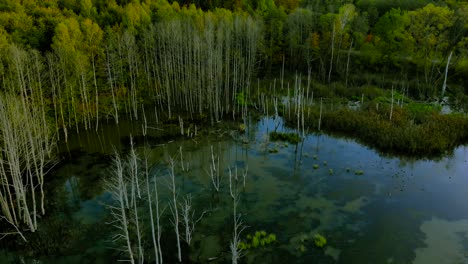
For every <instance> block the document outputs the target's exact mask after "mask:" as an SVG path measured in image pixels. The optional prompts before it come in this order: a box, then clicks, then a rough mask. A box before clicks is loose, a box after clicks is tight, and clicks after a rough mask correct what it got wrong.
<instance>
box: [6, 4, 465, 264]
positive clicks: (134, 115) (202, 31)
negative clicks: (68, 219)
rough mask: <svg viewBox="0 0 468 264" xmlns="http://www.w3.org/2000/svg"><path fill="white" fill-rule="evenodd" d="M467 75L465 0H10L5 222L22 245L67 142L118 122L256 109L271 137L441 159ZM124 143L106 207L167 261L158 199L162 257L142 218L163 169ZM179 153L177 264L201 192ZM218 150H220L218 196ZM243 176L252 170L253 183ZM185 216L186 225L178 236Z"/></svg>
mask: <svg viewBox="0 0 468 264" xmlns="http://www.w3.org/2000/svg"><path fill="white" fill-rule="evenodd" d="M467 77H468V1H465V0H415V1H401V0H390V1H389V0H356V1H354V0H344V1H343V0H340V1H338V0H252V1H248V0H181V1H179V2H178V1H171V0H39V1H35V0H21V1H19V0H0V206H1V211H0V229H1V230H7V231H5V232H0V233H1V235H2V236H3V238H5V237H6V239H5V240H6V241H8V240H7V239H13V238H12V237H15V238H14V239H16V238H18V241H24V242H26V241H27V240H28V233H34V232H36V231H37V230H38V229H40V226H41V224H40V222H41V218H46V217H47V213H46V212H47V210H46V209H47V205H48V202H47V195H46V194H47V193H48V192H49V193H50V192H51V191H50V190H49V191H48V188H47V185H48V180H47V178H48V175H49V174H50V173H51V172H53V171H54V170H55V167H56V166H57V167H60V166H62V165H60V164H61V160H60V158H57V156H61V154H60V151H58V149H61V147H60V146H61V145H66V144H67V143H68V141H69V140H70V139H71V140H72V141H73V138H74V137H76V136H77V135H78V137H79V136H80V134H86V133H88V132H91V131H94V132H96V133H98V132H99V131H102V130H103V129H105V127H106V126H107V125H109V124H111V123H112V124H114V125H116V126H117V127H119V125H121V124H124V125H122V126H125V124H127V122H130V123H132V122H133V124H137V125H136V126H137V127H138V129H141V134H142V136H143V137H146V136H147V135H149V134H151V133H153V132H154V131H156V130H162V128H159V127H157V126H159V125H160V124H163V125H167V126H172V128H174V127H175V128H176V129H175V130H176V131H177V132H176V133H173V134H172V135H171V136H174V135H175V134H177V136H178V137H180V136H182V138H192V137H196V136H197V132H199V133H202V134H203V132H202V131H203V129H204V128H208V127H212V128H214V127H217V126H219V124H220V123H221V122H222V121H223V122H224V121H228V122H232V121H233V122H236V125H234V130H235V131H236V132H237V133H239V134H241V135H242V134H245V133H246V131H247V132H248V131H249V122H250V121H249V120H250V117H251V116H252V115H253V116H254V117H255V118H256V119H258V120H260V116H267V117H268V116H274V118H275V121H274V132H272V134H270V140H271V141H276V139H275V137H277V138H279V141H286V142H288V141H289V143H291V144H293V145H295V144H298V143H300V142H304V141H305V138H306V137H307V134H309V133H317V134H321V133H322V131H324V132H326V133H329V134H331V135H336V136H340V137H341V136H344V137H346V138H353V139H356V140H358V142H360V143H363V144H364V145H366V146H369V147H371V148H374V149H376V150H377V151H379V152H381V153H384V154H386V155H389V154H391V155H403V156H410V157H413V158H414V157H416V158H420V157H425V158H427V157H430V158H432V157H441V156H444V155H450V154H452V153H453V151H454V149H456V148H457V147H458V146H460V145H463V144H466V143H467V142H468V117H467V116H466V111H467V110H468V78H467ZM445 107H449V108H450V111H449V113H446V112H444V110H443V109H445ZM280 117H281V118H282V120H284V125H285V127H287V128H288V129H297V130H296V133H295V134H293V135H292V136H291V137H292V141H291V138H288V134H281V133H277V129H278V127H279V126H280V122H279V121H277V120H279V118H280ZM184 122H185V123H184ZM103 127H104V128H103ZM155 127H156V128H155ZM179 131H180V133H179ZM273 133H274V134H273ZM247 134H248V133H247ZM136 140H138V138H136ZM130 141H131V150H130V154H128V157H126V156H124V155H119V154H116V155H115V157H114V158H113V160H112V164H113V165H112V166H113V167H112V168H113V169H112V171H111V173H110V174H112V175H113V178H112V179H110V180H108V181H106V183H105V184H104V185H105V186H107V187H106V188H108V190H109V193H111V194H112V197H113V198H114V200H115V201H119V202H120V204H118V205H115V207H111V211H112V212H113V213H112V214H113V215H114V216H116V217H117V218H116V221H117V222H119V223H121V224H122V225H123V227H122V226H119V228H120V229H119V230H120V231H122V232H123V234H120V236H121V237H125V241H126V242H125V243H126V249H125V250H123V252H125V254H126V257H128V258H130V260H131V262H132V263H135V262H138V263H144V262H145V260H144V259H145V257H146V260H149V259H150V260H151V262H155V263H162V258H163V257H162V252H163V251H165V246H163V250H162V249H161V242H160V241H159V240H160V239H161V234H160V233H159V232H160V227H159V216H160V212H159V211H156V212H155V215H153V211H151V220H150V222H151V224H149V225H148V226H150V227H151V228H152V236H153V237H152V240H153V242H154V252H155V253H156V254H155V255H151V256H148V255H147V254H149V253H144V252H143V248H144V247H145V246H146V247H152V245H151V246H148V245H147V244H145V245H142V244H141V243H142V242H141V241H142V238H141V237H140V234H142V233H143V232H142V231H141V230H139V228H140V227H139V225H138V223H142V222H143V221H144V220H148V219H144V220H142V219H139V218H138V210H140V207H141V206H148V205H149V208H150V210H153V209H152V208H153V207H152V204H154V202H155V201H156V202H157V201H158V198H157V197H158V191H157V187H156V178H154V179H153V178H151V177H149V175H150V174H151V173H150V172H151V171H152V169H151V166H149V165H148V159H147V157H146V158H145V159H143V158H141V157H137V154H136V152H135V150H134V142H133V138H132V136H130ZM144 141H145V142H146V138H145V140H144ZM244 141H245V142H247V140H246V139H245V140H242V142H244ZM269 142H270V141H269ZM136 145H137V144H136ZM281 146H285V147H287V144H286V145H281ZM266 150H267V151H269V152H270V153H276V152H278V151H279V149H278V146H276V147H273V148H270V149H266ZM218 151H220V150H218ZM296 151H297V150H296ZM301 151H302V150H301ZM176 152H177V153H178V154H177V155H178V156H177V157H178V159H180V160H181V166H182V169H181V171H179V172H177V169H176V172H174V169H175V167H176V165H174V162H175V161H174V160H173V159H172V158H171V159H170V160H168V161H167V164H166V165H167V168H166V169H167V175H168V177H169V178H168V181H169V186H171V188H172V189H171V190H170V192H169V194H168V197H172V198H171V199H172V200H171V201H170V202H169V203H168V206H167V208H169V209H167V210H168V211H171V213H172V216H173V219H172V220H170V221H169V220H167V219H166V220H167V222H172V224H173V225H174V227H175V232H176V238H177V250H178V253H177V261H178V262H183V261H182V259H186V258H188V256H182V253H181V251H182V249H183V250H185V248H186V247H189V248H190V246H191V245H190V241H191V238H192V237H191V235H192V232H193V230H191V229H190V223H189V222H190V221H192V222H191V224H193V227H192V228H194V227H195V224H196V223H197V221H196V219H190V221H189V218H188V217H189V216H190V214H191V213H193V214H192V215H191V217H194V212H191V211H190V209H191V208H192V207H191V206H192V204H191V202H192V200H191V197H189V196H187V197H185V198H184V200H183V202H182V198H178V197H177V187H176V180H175V178H176V175H177V174H178V173H184V172H185V171H186V170H185V169H186V168H185V167H184V162H183V161H182V160H183V151H182V147H181V148H180V150H177V151H176ZM219 155H221V154H219V153H218V154H217V153H215V152H214V151H213V146H211V153H209V155H208V156H210V158H211V160H210V170H208V172H209V173H208V174H209V175H210V181H211V182H212V184H213V187H214V189H215V192H216V193H218V192H220V190H219V188H220V187H219V186H220V183H219V181H220V180H221V176H219V171H220V169H219ZM126 158H128V160H124V159H126ZM216 159H217V163H216ZM186 166H188V165H186ZM211 166H212V167H211ZM216 166H218V167H216ZM316 168H319V166H318V164H317V167H316ZM316 168H315V165H314V169H316ZM145 171H146V172H145ZM347 171H348V172H349V169H347ZM356 171H358V170H356ZM328 172H329V174H330V175H332V174H334V171H333V170H332V169H331V168H330V170H329V171H328ZM239 175H241V173H239ZM246 175H247V169H246V168H245V174H244V175H243V189H244V191H245V185H246V183H245V179H246ZM356 175H358V173H356ZM114 176H115V177H114ZM145 176H146V179H144V178H145ZM231 177H233V178H235V181H236V184H237V181H238V175H237V167H236V169H235V176H234V173H232V175H231V167H229V190H230V197H232V202H233V208H234V216H233V220H232V221H233V223H230V224H232V225H234V235H233V240H232V242H231V244H230V246H229V248H230V250H231V252H232V263H237V261H238V259H240V258H241V256H242V254H241V251H242V250H246V248H244V247H247V245H248V244H246V243H244V242H241V238H240V233H241V232H242V231H243V230H244V229H245V228H246V226H244V225H243V222H242V220H241V219H240V217H239V216H238V215H236V210H237V206H238V203H240V201H239V199H238V195H239V194H240V193H241V191H240V190H238V189H237V185H236V187H235V188H234V187H232V186H231V184H232V183H231ZM239 177H240V176H239ZM139 178H140V179H139ZM171 179H172V181H171ZM152 183H154V188H155V190H156V194H154V193H153V191H152V190H150V187H151V188H153V187H152V186H153V185H151V184H152ZM140 186H141V189H142V190H141V191H140ZM130 188H131V190H130ZM135 188H136V189H135ZM146 188H148V189H147V190H146ZM232 188H234V189H235V190H234V191H233V190H232ZM239 188H240V187H239ZM145 192H146V193H145ZM143 196H144V197H143ZM152 199H153V201H152ZM178 205H179V210H182V211H183V210H186V211H185V214H183V212H178V211H177V208H178ZM184 206H185V207H184ZM124 208H125V210H124ZM128 210H134V211H133V212H128ZM156 210H159V209H156ZM230 213H232V212H230ZM161 214H163V213H162V212H161ZM203 214H204V213H203ZM203 214H202V215H201V216H200V219H201V218H202V217H203ZM182 216H184V217H185V219H179V217H182ZM132 217H134V218H133V219H130V218H132ZM153 217H156V218H158V220H157V225H158V226H157V228H156V229H157V232H158V233H157V234H156V235H155V226H154V223H155V221H154V220H153ZM127 218H129V220H128V219H127ZM161 218H162V217H161ZM231 218H232V216H231ZM200 219H198V221H200ZM184 221H185V228H186V231H187V230H188V231H187V233H186V234H184V235H180V234H179V230H178V225H179V223H180V224H181V225H182V223H184ZM165 224H166V225H169V224H168V223H165ZM127 225H128V226H127ZM130 225H135V226H134V227H133V226H132V227H130ZM161 225H163V224H161ZM133 228H136V229H137V230H136V231H135V230H133ZM187 228H188V229H187ZM26 230H27V231H26ZM129 231H130V232H134V231H135V234H136V237H131V236H132V234H129V233H128V232H129ZM180 232H182V231H180ZM12 235H15V236H12ZM257 235H258V236H259V237H260V236H262V237H263V239H264V240H261V241H263V242H264V243H267V242H268V243H274V240H276V236H274V234H273V233H272V234H270V236H268V234H266V233H265V234H263V233H259V234H257ZM271 235H272V236H271ZM166 236H167V234H163V238H164V237H166ZM183 236H185V243H186V244H184V246H181V243H182V242H181V241H179V238H181V237H183ZM314 237H315V238H316V239H319V238H320V237H319V236H314ZM156 238H157V239H156ZM273 238H274V239H273ZM250 239H252V238H250ZM320 239H321V238H320ZM33 240H34V238H33ZM149 240H151V239H149V238H148V241H149ZM156 240H158V241H156ZM136 241H137V242H136ZM170 241H171V243H172V239H170ZM257 242H258V241H257ZM0 243H1V239H0ZM21 243H23V242H21ZM148 243H149V242H148ZM325 243H326V240H325ZM158 246H159V248H158ZM181 248H182V249H181ZM151 250H153V249H151ZM145 251H146V252H148V250H147V249H146V250H145ZM190 257H192V256H190ZM172 258H173V259H172V261H176V254H175V253H174V254H172ZM169 259H171V257H169ZM0 260H1V258H0ZM192 261H193V259H192ZM230 262H231V261H230ZM195 263H198V262H195ZM201 263H203V262H201ZM240 263H243V262H242V261H240Z"/></svg>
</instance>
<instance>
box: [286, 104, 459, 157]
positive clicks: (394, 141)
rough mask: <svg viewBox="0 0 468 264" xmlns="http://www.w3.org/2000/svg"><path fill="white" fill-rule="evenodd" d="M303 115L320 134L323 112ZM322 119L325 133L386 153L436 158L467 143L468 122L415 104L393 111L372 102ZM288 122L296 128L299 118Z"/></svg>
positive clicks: (314, 110) (310, 110)
mask: <svg viewBox="0 0 468 264" xmlns="http://www.w3.org/2000/svg"><path fill="white" fill-rule="evenodd" d="M377 105H378V106H377ZM304 111H306V112H307V113H309V114H308V116H307V117H306V118H305V121H304V122H305V123H306V124H307V126H308V127H309V128H310V129H314V130H317V129H318V126H317V124H316V123H317V120H318V119H319V111H320V109H319V108H318V107H317V106H311V107H305V110H304ZM390 112H391V113H392V118H391V120H390V118H389V117H390ZM322 115H323V116H322V121H323V122H322V124H321V129H322V130H325V131H328V132H334V133H340V134H343V135H346V136H352V137H355V138H357V139H359V140H361V141H362V142H364V143H366V144H368V145H370V146H372V147H375V148H376V149H378V150H380V151H383V152H387V153H400V154H405V155H412V156H435V155H441V154H443V153H446V152H447V151H451V150H453V148H454V147H456V146H458V145H460V144H464V143H466V142H468V118H467V117H466V116H463V115H455V114H442V113H440V112H438V111H437V107H432V106H430V107H429V106H418V105H416V106H415V105H414V104H413V105H412V106H406V105H405V106H402V107H394V108H393V109H391V106H389V105H388V104H383V103H381V104H377V103H375V102H370V103H368V104H367V105H365V107H363V108H362V109H359V110H352V109H349V108H346V107H341V108H340V107H337V108H336V109H334V110H330V111H325V112H324V113H323V114H322ZM285 119H286V122H287V124H288V125H290V126H292V127H295V126H296V124H297V117H296V116H293V115H291V116H290V117H289V116H285Z"/></svg>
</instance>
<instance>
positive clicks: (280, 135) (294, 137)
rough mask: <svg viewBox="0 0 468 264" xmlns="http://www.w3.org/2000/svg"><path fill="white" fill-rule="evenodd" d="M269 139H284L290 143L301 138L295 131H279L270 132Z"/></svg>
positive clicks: (297, 141) (296, 141) (295, 142)
mask: <svg viewBox="0 0 468 264" xmlns="http://www.w3.org/2000/svg"><path fill="white" fill-rule="evenodd" d="M270 140H271V141H286V142H289V143H291V144H297V143H299V142H301V138H300V137H299V135H298V134H297V133H281V132H271V133H270Z"/></svg>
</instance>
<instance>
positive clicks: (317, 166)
mask: <svg viewBox="0 0 468 264" xmlns="http://www.w3.org/2000/svg"><path fill="white" fill-rule="evenodd" d="M319 167H320V166H319V165H318V164H314V165H312V168H314V170H316V169H318V168H319Z"/></svg>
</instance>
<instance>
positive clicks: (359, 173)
mask: <svg viewBox="0 0 468 264" xmlns="http://www.w3.org/2000/svg"><path fill="white" fill-rule="evenodd" d="M354 174H355V175H363V174H364V171H362V170H355V171H354Z"/></svg>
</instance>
